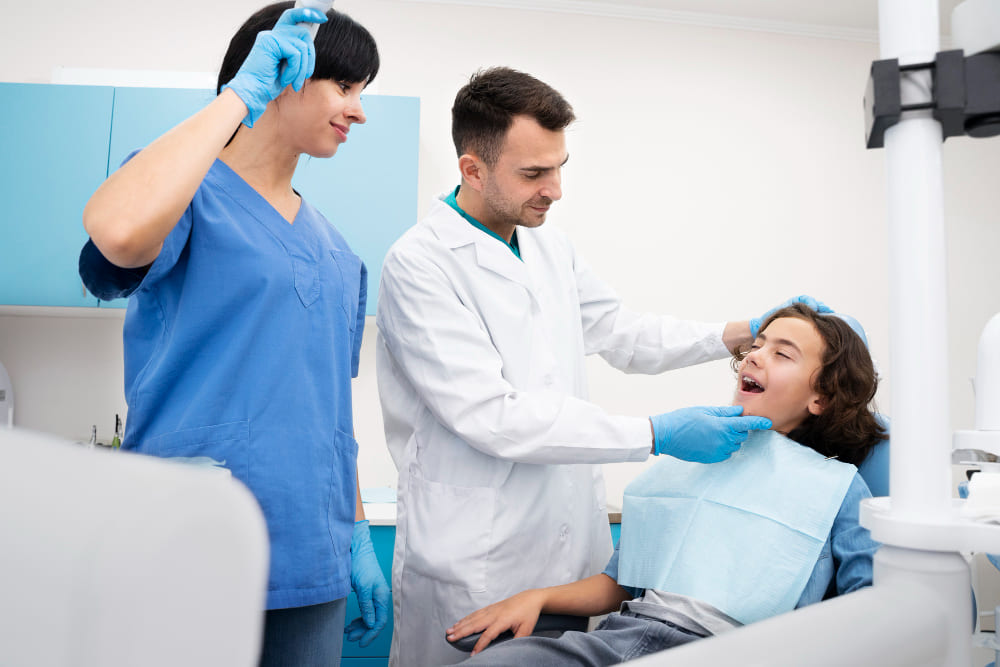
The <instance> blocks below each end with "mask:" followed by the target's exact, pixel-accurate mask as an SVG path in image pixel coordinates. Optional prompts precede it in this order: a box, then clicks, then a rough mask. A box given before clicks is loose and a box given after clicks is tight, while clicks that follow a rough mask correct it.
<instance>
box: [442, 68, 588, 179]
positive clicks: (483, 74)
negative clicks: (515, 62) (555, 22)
mask: <svg viewBox="0 0 1000 667" xmlns="http://www.w3.org/2000/svg"><path fill="white" fill-rule="evenodd" d="M515 116H528V117H529V118H533V119H534V120H535V121H536V122H537V123H538V124H539V125H541V126H542V127H544V128H545V129H546V130H550V131H552V132H556V131H559V130H564V129H566V127H567V126H568V125H569V124H570V123H572V122H573V121H574V120H576V116H575V115H574V114H573V107H571V106H570V104H569V102H567V101H566V99H565V98H564V97H563V96H562V95H560V94H559V92H558V91H557V90H556V89H555V88H553V87H552V86H550V85H548V84H547V83H544V82H542V81H539V80H538V79H536V78H535V77H533V76H531V75H530V74H525V73H524V72H519V71H517V70H515V69H511V68H509V67H491V68H489V69H485V70H480V71H478V72H476V73H475V74H473V75H472V78H470V79H469V83H467V84H466V85H465V86H463V87H462V89H461V90H459V91H458V94H457V95H456V96H455V104H454V105H453V106H452V107H451V138H452V141H454V143H455V150H456V151H457V152H458V156H459V157H462V155H464V154H466V153H472V154H473V155H476V156H477V157H478V158H479V159H481V160H482V161H483V162H485V163H486V164H487V165H488V166H491V167H492V166H493V165H495V164H496V163H497V160H499V159H500V153H501V151H502V150H503V144H504V141H505V140H506V138H507V130H509V129H510V126H511V125H512V124H513V123H514V117H515Z"/></svg>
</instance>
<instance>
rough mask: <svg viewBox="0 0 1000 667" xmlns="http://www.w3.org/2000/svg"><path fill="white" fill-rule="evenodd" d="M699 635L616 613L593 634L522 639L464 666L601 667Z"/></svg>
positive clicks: (692, 639) (641, 617) (465, 663)
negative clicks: (578, 666) (577, 666)
mask: <svg viewBox="0 0 1000 667" xmlns="http://www.w3.org/2000/svg"><path fill="white" fill-rule="evenodd" d="M696 639H701V636H700V635H696V634H693V633H690V632H688V631H687V630H684V629H682V628H678V627H677V626H675V625H671V624H670V623H665V622H662V621H657V620H655V619H651V618H648V617H645V616H636V615H633V614H631V613H630V612H625V613H624V614H619V613H614V614H611V615H609V616H608V617H607V618H606V619H604V621H602V622H601V624H600V625H599V626H597V629H596V630H594V631H593V632H567V633H564V634H563V635H562V636H561V637H558V638H556V639H552V638H548V637H522V638H520V639H510V640H508V641H505V642H502V643H500V644H497V645H496V646H491V647H490V648H488V649H486V650H485V651H483V652H482V653H480V654H478V655H475V656H473V657H471V658H469V659H468V660H466V661H465V662H462V663H461V664H462V665H489V667H505V666H509V667H525V666H526V665H531V667H569V666H570V665H573V666H576V665H585V666H586V667H591V666H593V667H598V666H603V665H617V664H618V663H620V662H624V661H626V660H633V659H635V658H639V657H642V656H644V655H648V654H650V653H656V652H657V651H662V650H664V649H668V648H670V647H672V646H680V645H681V644H687V643H688V642H692V641H694V640H696Z"/></svg>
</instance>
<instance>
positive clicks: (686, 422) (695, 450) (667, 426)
mask: <svg viewBox="0 0 1000 667" xmlns="http://www.w3.org/2000/svg"><path fill="white" fill-rule="evenodd" d="M741 414H743V406H742V405H729V406H725V407H718V408H714V407H711V408H709V407H698V408H681V409H680V410H674V411H673V412H668V413H666V414H662V415H656V416H655V417H650V418H649V420H650V421H651V422H652V423H653V453H654V454H669V455H670V456H673V457H675V458H678V459H684V460H685V461H694V462H695V463H718V462H719V461H725V460H726V459H728V458H729V457H730V456H732V455H733V452H735V451H736V450H737V449H739V448H740V446H741V445H742V444H743V441H744V440H746V439H747V436H748V435H750V431H764V430H767V429H769V428H771V420H770V419H768V418H766V417H741V416H740V415H741Z"/></svg>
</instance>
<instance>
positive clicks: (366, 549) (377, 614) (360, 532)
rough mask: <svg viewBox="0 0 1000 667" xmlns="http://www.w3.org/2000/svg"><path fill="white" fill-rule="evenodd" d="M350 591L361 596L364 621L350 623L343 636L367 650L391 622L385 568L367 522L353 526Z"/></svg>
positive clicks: (359, 619)
mask: <svg viewBox="0 0 1000 667" xmlns="http://www.w3.org/2000/svg"><path fill="white" fill-rule="evenodd" d="M351 588H353V589H354V593H355V594H356V595H357V596H358V606H359V607H360V608H361V618H356V619H354V620H353V621H351V622H350V623H349V624H348V625H347V627H346V628H344V635H345V636H346V638H347V640H348V641H352V642H358V643H359V644H360V645H361V646H362V647H365V646H368V645H369V644H371V643H372V641H374V639H375V637H377V636H378V633H379V632H380V631H381V630H382V628H384V627H385V624H386V623H388V622H389V612H390V605H391V597H390V593H389V584H387V583H385V577H384V576H382V568H380V567H379V565H378V560H377V559H376V558H375V547H373V546H372V538H371V535H370V533H369V532H368V521H358V522H357V523H355V524H354V535H353V536H352V537H351ZM358 640H360V641H358Z"/></svg>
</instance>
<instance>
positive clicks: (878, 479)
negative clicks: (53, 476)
mask: <svg viewBox="0 0 1000 667" xmlns="http://www.w3.org/2000/svg"><path fill="white" fill-rule="evenodd" d="M878 419H879V421H880V422H881V423H882V426H883V427H884V428H885V430H886V432H888V431H889V420H888V419H887V418H885V417H884V416H882V415H878ZM858 473H859V474H860V475H861V477H862V479H864V480H865V483H866V484H867V485H868V488H869V489H870V490H871V492H872V495H873V496H875V497H882V496H888V495H889V438H888V437H887V438H885V439H884V440H882V441H880V442H879V443H878V444H877V445H875V447H874V448H872V450H871V452H870V453H869V454H868V458H866V459H865V460H864V461H863V462H862V463H861V465H860V466H858ZM831 589H833V590H831V591H829V592H827V596H826V598H824V599H829V598H831V597H834V596H835V595H836V591H835V588H834V586H833V584H831ZM973 617H975V600H973ZM455 620H458V619H455ZM589 622H590V617H588V616H571V615H565V614H542V615H540V616H539V617H538V623H537V624H535V630H534V632H532V636H537V637H558V636H559V635H561V634H562V633H563V632H569V631H573V630H575V631H577V632H586V631H587V627H588V624H589ZM481 634H482V633H475V634H472V635H469V636H468V637H463V638H462V639H459V640H458V641H455V642H452V646H454V647H455V648H457V649H459V650H460V651H465V652H469V651H472V649H473V648H474V647H475V645H476V642H477V641H479V637H480V636H481ZM513 638H514V634H513V633H512V632H510V631H509V630H508V631H507V632H503V633H501V634H500V635H499V636H497V638H496V639H494V640H493V642H492V643H491V644H490V646H493V645H495V644H497V643H499V642H502V641H507V640H508V639H513Z"/></svg>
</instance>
